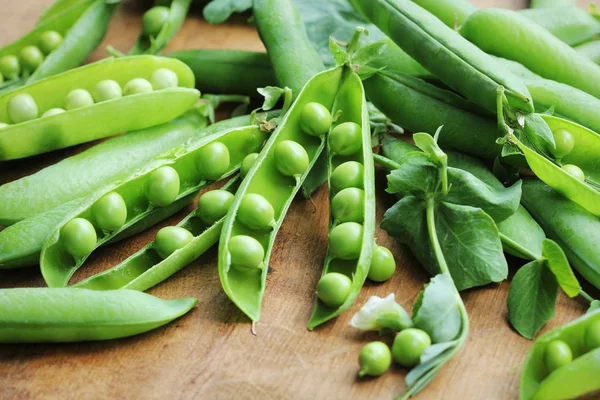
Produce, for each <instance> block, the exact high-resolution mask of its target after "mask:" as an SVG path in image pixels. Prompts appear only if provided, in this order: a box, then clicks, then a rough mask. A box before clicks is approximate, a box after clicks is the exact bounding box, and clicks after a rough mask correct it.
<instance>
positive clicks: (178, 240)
mask: <svg viewBox="0 0 600 400" xmlns="http://www.w3.org/2000/svg"><path fill="white" fill-rule="evenodd" d="M192 240H194V235H192V234H191V233H190V231H188V230H186V229H183V228H181V227H179V226H165V227H164V228H162V229H161V230H159V231H158V232H157V233H156V238H155V239H154V249H155V250H156V252H157V253H158V255H159V256H161V258H162V259H163V260H164V259H165V258H167V257H169V256H170V255H171V254H173V253H175V252H176V251H177V250H180V249H183V248H184V247H185V246H187V245H188V244H190V243H191V242H192Z"/></svg>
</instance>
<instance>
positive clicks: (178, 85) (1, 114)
mask: <svg viewBox="0 0 600 400" xmlns="http://www.w3.org/2000/svg"><path fill="white" fill-rule="evenodd" d="M193 87H194V74H193V73H192V71H191V70H190V69H189V68H188V67H187V66H186V65H185V64H184V63H182V62H180V61H178V60H175V59H172V58H163V57H153V56H138V57H127V58H121V59H114V58H108V59H105V60H102V61H98V62H96V63H93V64H89V65H86V66H84V67H80V68H77V69H74V70H72V71H68V72H65V73H63V74H60V75H55V76H52V77H50V78H46V79H44V80H42V81H39V82H35V83H32V84H30V85H27V86H25V87H22V88H20V89H17V90H14V91H11V92H9V93H6V94H4V95H3V96H0V122H2V123H4V124H8V125H6V126H4V127H2V128H0V161H1V160H12V159H16V158H23V157H27V156H31V155H35V154H40V153H45V152H48V151H51V150H56V149H60V148H64V147H68V146H72V145H75V144H79V143H84V142H88V141H91V140H95V139H99V138H103V137H106V136H111V135H115V134H117V133H121V132H125V131H130V130H137V129H143V128H147V127H149V126H154V125H158V124H161V123H163V122H167V121H169V120H171V119H173V118H175V117H177V116H179V115H181V114H183V113H184V112H185V111H186V110H188V109H189V108H191V107H192V106H193V105H194V103H195V102H196V101H197V100H198V97H199V95H200V94H199V92H198V91H197V90H196V89H193ZM122 88H123V89H122ZM153 89H156V90H153ZM123 92H124V94H125V95H124V96H123V95H122V94H123ZM92 93H93V97H92ZM65 109H66V111H65ZM49 111H50V112H49ZM39 115H41V117H39ZM38 117H39V118H38Z"/></svg>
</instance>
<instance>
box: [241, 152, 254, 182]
mask: <svg viewBox="0 0 600 400" xmlns="http://www.w3.org/2000/svg"><path fill="white" fill-rule="evenodd" d="M257 158H258V153H250V154H248V155H247V156H246V157H244V159H243V160H242V165H241V166H240V176H241V177H242V178H245V177H246V175H248V172H249V171H250V168H252V166H253V165H254V163H256V159H257Z"/></svg>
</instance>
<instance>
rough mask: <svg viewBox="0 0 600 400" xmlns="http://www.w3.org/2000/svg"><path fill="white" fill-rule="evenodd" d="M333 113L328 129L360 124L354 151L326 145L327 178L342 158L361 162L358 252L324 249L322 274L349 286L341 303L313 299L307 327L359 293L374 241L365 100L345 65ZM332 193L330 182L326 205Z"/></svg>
mask: <svg viewBox="0 0 600 400" xmlns="http://www.w3.org/2000/svg"><path fill="white" fill-rule="evenodd" d="M333 114H339V115H340V117H339V119H338V120H337V121H335V123H334V124H333V126H332V127H331V128H330V132H331V131H332V130H333V129H334V128H335V127H336V126H338V125H339V124H342V123H345V122H354V123H356V124H358V125H359V126H360V127H361V128H362V129H361V133H362V144H361V148H360V150H359V151H358V152H357V153H355V154H353V155H349V156H336V155H334V154H332V153H331V150H330V148H329V147H328V155H329V163H328V166H329V173H328V181H330V180H331V179H330V178H331V173H332V172H333V170H334V169H335V168H336V167H337V166H339V165H340V164H343V163H344V162H348V161H355V162H358V163H360V164H362V165H363V168H364V173H363V179H362V180H363V181H362V185H361V186H362V187H363V190H364V204H363V205H362V207H363V208H364V211H363V214H364V220H363V221H362V226H363V236H362V241H361V248H360V254H359V256H358V258H357V259H355V260H342V259H340V258H335V257H333V255H332V254H331V253H330V252H329V251H328V253H327V256H326V258H325V262H324V267H323V276H325V275H326V274H328V273H330V272H338V273H342V274H344V275H346V276H348V278H350V279H351V281H352V286H351V290H350V293H349V295H348V297H347V298H346V299H345V300H344V302H343V304H341V305H340V306H339V307H337V308H331V307H328V306H327V305H325V304H324V303H323V302H321V301H320V300H318V299H317V300H316V301H315V307H314V309H313V312H312V315H311V317H310V319H309V321H308V329H314V328H316V327H317V326H319V325H321V324H323V323H325V322H327V321H329V320H330V319H332V318H335V317H336V316H338V315H340V314H341V313H342V312H344V311H345V310H347V309H348V308H350V307H351V306H352V304H353V303H354V301H355V300H356V297H357V296H358V294H359V293H360V289H361V288H362V286H363V284H364V283H365V279H366V278H367V274H368V273H369V267H370V265H371V258H372V255H373V246H374V243H375V168H374V165H373V152H372V146H371V130H370V125H369V112H368V110H367V101H366V98H365V93H364V88H363V86H362V83H361V81H360V78H359V77H358V75H356V74H355V73H354V72H352V71H350V70H349V69H346V70H345V71H344V76H343V77H342V83H341V85H340V88H339V90H338V93H337V96H336V99H335V102H334V104H333ZM334 195H335V192H334V189H333V188H332V186H331V184H329V200H330V207H331V200H332V199H333V196H334ZM336 225H337V223H336V222H335V221H334V218H333V216H331V217H330V221H329V230H330V232H331V230H332V229H333V228H334V227H335V226H336Z"/></svg>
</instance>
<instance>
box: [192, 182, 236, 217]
mask: <svg viewBox="0 0 600 400" xmlns="http://www.w3.org/2000/svg"><path fill="white" fill-rule="evenodd" d="M233 197H234V196H233V194H232V193H230V192H228V191H227V190H211V191H209V192H206V193H204V194H203V195H202V196H200V199H198V212H197V215H198V217H200V219H201V220H202V221H204V223H205V224H208V225H212V224H214V223H215V222H217V221H218V220H220V219H221V218H223V217H224V216H225V215H227V211H229V207H230V206H231V203H232V202H233Z"/></svg>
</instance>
